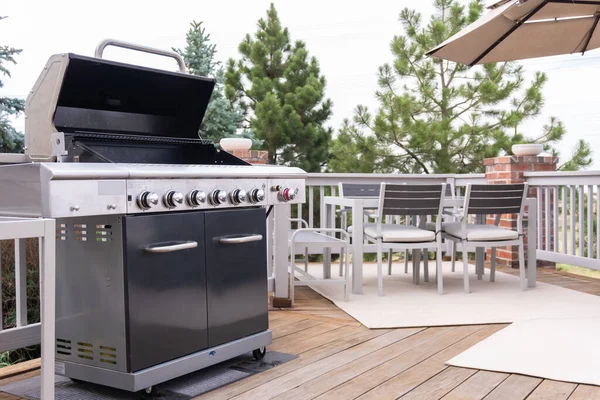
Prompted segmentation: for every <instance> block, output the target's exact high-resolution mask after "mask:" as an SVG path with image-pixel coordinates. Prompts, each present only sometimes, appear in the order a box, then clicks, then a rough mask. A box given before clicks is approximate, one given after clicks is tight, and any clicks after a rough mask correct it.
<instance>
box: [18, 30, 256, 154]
mask: <svg viewBox="0 0 600 400" xmlns="http://www.w3.org/2000/svg"><path fill="white" fill-rule="evenodd" d="M108 45H113V46H118V47H124V48H128V49H132V50H138V51H143V52H148V53H153V54H159V55H163V56H167V57H172V58H174V59H176V60H177V62H178V64H179V67H180V72H169V71H164V70H159V69H153V68H148V67H144V66H138V65H132V64H125V63H121V62H116V61H111V60H106V59H103V58H102V51H103V49H104V48H105V47H106V46H108ZM215 83H216V82H215V80H214V79H212V78H207V77H201V76H196V75H190V74H187V73H186V72H185V65H184V62H183V59H182V58H181V57H180V56H179V55H178V54H176V53H173V52H170V51H163V50H159V49H153V48H149V47H144V46H138V45H134V44H129V43H126V42H120V41H115V40H105V41H103V42H102V43H100V45H99V46H98V48H97V49H96V57H86V56H81V55H76V54H57V55H54V56H52V57H50V59H49V61H48V63H47V64H46V67H45V68H44V70H43V71H42V73H41V74H40V77H39V78H38V80H37V82H36V84H35V86H34V88H33V90H32V91H31V94H30V95H29V96H28V98H27V102H26V104H25V112H26V114H27V116H28V118H27V119H26V123H25V142H26V153H27V154H29V155H30V157H31V158H32V159H34V160H35V159H39V160H48V159H49V157H53V156H55V157H56V158H57V161H62V162H70V161H75V162H111V163H132V162H133V163H146V164H227V165H244V164H248V163H246V162H245V161H243V160H241V159H239V158H237V157H234V156H233V155H231V154H229V153H227V152H225V151H220V150H217V149H216V148H215V146H214V144H213V143H212V142H210V141H208V140H204V139H201V138H200V136H199V129H200V125H201V123H202V119H203V118H204V115H205V113H206V110H207V108H208V103H209V101H210V98H211V95H212V92H213V90H214V87H215Z"/></svg>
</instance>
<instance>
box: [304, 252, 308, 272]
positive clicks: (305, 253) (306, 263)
mask: <svg viewBox="0 0 600 400" xmlns="http://www.w3.org/2000/svg"><path fill="white" fill-rule="evenodd" d="M304 272H308V247H306V248H304Z"/></svg>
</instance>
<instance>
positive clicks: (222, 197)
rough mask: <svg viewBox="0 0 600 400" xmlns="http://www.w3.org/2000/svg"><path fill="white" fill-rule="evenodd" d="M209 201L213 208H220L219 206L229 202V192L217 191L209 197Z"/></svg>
mask: <svg viewBox="0 0 600 400" xmlns="http://www.w3.org/2000/svg"><path fill="white" fill-rule="evenodd" d="M208 201H209V202H210V204H212V205H213V206H218V205H219V204H222V203H225V202H226V201H227V192H225V191H224V190H219V189H215V190H213V191H212V193H211V194H210V196H209V197H208Z"/></svg>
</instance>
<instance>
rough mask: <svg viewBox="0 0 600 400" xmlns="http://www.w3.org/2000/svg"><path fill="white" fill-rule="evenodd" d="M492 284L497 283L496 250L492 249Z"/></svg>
mask: <svg viewBox="0 0 600 400" xmlns="http://www.w3.org/2000/svg"><path fill="white" fill-rule="evenodd" d="M490 282H496V248H495V247H492V257H491V260H490Z"/></svg>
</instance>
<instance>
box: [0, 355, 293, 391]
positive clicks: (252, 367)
mask: <svg viewBox="0 0 600 400" xmlns="http://www.w3.org/2000/svg"><path fill="white" fill-rule="evenodd" d="M295 358H297V356H296V355H292V354H287V353H279V352H276V351H267V354H266V355H265V358H264V359H262V360H260V361H257V360H255V359H254V358H252V355H251V354H244V355H242V356H239V357H236V358H234V359H231V360H228V361H224V362H222V363H220V364H217V365H214V366H212V367H208V368H205V369H203V370H200V371H197V372H193V373H191V374H188V375H185V376H182V377H180V378H176V379H173V380H171V381H168V382H165V383H162V384H160V385H158V386H157V388H156V389H157V390H156V392H155V393H153V394H152V395H146V394H145V393H131V392H126V391H122V390H118V389H113V388H108V387H105V386H100V385H94V384H91V383H85V382H73V381H71V380H70V379H68V378H65V377H62V376H56V389H55V390H56V394H55V399H56V400H138V399H150V398H151V399H155V400H189V399H192V398H194V397H196V396H199V395H201V394H203V393H207V392H209V391H211V390H214V389H217V388H219V387H221V386H225V385H228V384H230V383H233V382H235V381H238V380H240V379H244V378H247V377H249V376H251V375H254V374H257V373H259V372H262V371H266V370H268V369H271V368H273V367H276V366H278V365H281V364H283V363H286V362H288V361H291V360H293V359H295ZM0 391H3V392H6V393H10V394H13V395H15V396H20V397H24V398H26V399H32V400H38V399H40V377H39V376H36V377H33V378H29V379H25V380H22V381H19V382H14V383H11V384H8V385H5V386H0Z"/></svg>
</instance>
